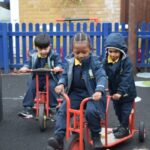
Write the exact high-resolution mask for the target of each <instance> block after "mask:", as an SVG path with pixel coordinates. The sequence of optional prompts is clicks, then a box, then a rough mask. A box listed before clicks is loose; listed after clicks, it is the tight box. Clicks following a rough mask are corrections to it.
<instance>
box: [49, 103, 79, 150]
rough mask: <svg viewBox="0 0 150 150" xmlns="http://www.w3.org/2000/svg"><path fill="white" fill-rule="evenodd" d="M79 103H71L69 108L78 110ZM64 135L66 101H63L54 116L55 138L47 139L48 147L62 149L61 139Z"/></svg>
mask: <svg viewBox="0 0 150 150" xmlns="http://www.w3.org/2000/svg"><path fill="white" fill-rule="evenodd" d="M79 105H80V101H79V102H78V103H75V104H74V102H73V101H71V107H72V108H74V109H76V108H77V107H78V108H79ZM65 133H66V101H64V102H63V103H62V105H61V107H60V108H59V110H58V112H57V115H56V125H55V136H54V137H51V138H49V139H48V145H49V146H51V147H53V148H55V149H62V148H63V139H64V137H65Z"/></svg>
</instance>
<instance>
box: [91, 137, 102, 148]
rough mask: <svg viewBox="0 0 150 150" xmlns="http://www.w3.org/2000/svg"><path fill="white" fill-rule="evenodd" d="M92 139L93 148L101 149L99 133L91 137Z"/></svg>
mask: <svg viewBox="0 0 150 150" xmlns="http://www.w3.org/2000/svg"><path fill="white" fill-rule="evenodd" d="M92 140H93V148H94V150H97V149H101V148H102V147H103V144H102V142H101V136H100V135H98V136H94V137H92Z"/></svg>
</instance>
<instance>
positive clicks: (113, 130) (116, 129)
mask: <svg viewBox="0 0 150 150" xmlns="http://www.w3.org/2000/svg"><path fill="white" fill-rule="evenodd" d="M120 127H121V125H119V126H117V127H116V128H113V129H112V132H113V133H116V132H118V130H119V128H120Z"/></svg>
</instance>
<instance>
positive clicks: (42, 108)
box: [39, 104, 46, 131]
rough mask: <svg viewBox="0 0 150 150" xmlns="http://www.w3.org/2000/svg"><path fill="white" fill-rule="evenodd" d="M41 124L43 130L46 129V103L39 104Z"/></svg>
mask: <svg viewBox="0 0 150 150" xmlns="http://www.w3.org/2000/svg"><path fill="white" fill-rule="evenodd" d="M39 125H40V130H41V131H44V130H45V129H46V116H45V109H44V104H39Z"/></svg>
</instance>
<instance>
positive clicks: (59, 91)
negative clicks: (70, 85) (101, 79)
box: [55, 84, 65, 94]
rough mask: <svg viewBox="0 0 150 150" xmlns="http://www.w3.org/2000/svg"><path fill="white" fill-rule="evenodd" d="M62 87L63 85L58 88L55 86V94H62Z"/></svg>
mask: <svg viewBox="0 0 150 150" xmlns="http://www.w3.org/2000/svg"><path fill="white" fill-rule="evenodd" d="M64 89H65V88H64V85H63V84H60V85H58V86H56V87H55V92H56V93H57V94H60V93H62V92H64Z"/></svg>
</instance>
